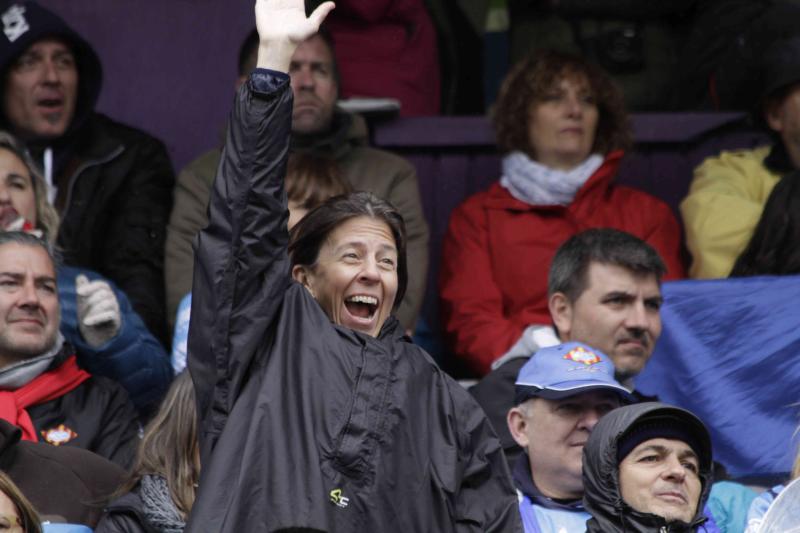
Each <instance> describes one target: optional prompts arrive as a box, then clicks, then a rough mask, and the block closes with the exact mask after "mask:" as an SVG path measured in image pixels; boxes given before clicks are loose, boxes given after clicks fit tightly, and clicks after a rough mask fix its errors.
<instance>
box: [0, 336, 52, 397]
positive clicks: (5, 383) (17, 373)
mask: <svg viewBox="0 0 800 533" xmlns="http://www.w3.org/2000/svg"><path fill="white" fill-rule="evenodd" d="M63 345H64V336H63V335H62V334H61V332H60V331H59V332H58V333H57V335H56V342H55V343H54V344H53V347H52V348H50V349H49V350H48V351H47V352H45V353H43V354H42V355H37V356H36V357H31V358H30V359H23V360H22V361H18V362H16V363H14V364H11V365H8V366H7V367H5V368H3V369H0V390H17V389H18V388H20V387H22V386H23V385H27V384H28V383H30V382H31V381H33V380H34V379H35V378H37V377H38V376H39V374H41V373H42V372H44V371H45V370H47V369H48V368H49V367H50V365H51V364H52V363H53V360H54V359H55V358H56V356H57V355H58V353H59V352H60V351H61V347H62V346H63Z"/></svg>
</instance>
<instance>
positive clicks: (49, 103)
mask: <svg viewBox="0 0 800 533" xmlns="http://www.w3.org/2000/svg"><path fill="white" fill-rule="evenodd" d="M37 104H38V105H39V107H43V108H45V109H50V110H55V109H60V108H61V106H62V105H63V104H64V100H62V99H61V98H42V99H40V100H39V101H38V102H37Z"/></svg>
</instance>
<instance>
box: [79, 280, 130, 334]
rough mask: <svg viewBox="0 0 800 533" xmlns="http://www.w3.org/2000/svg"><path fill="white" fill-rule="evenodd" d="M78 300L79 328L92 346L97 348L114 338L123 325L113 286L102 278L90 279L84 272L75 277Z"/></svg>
mask: <svg viewBox="0 0 800 533" xmlns="http://www.w3.org/2000/svg"><path fill="white" fill-rule="evenodd" d="M75 292H76V293H77V300H78V329H80V332H81V336H83V338H84V340H85V341H86V342H87V343H89V344H90V345H91V346H93V347H95V348H97V347H99V346H102V345H103V344H105V343H107V342H108V341H110V340H111V339H113V338H114V337H115V336H116V335H117V333H119V328H120V326H121V325H122V317H121V315H120V311H119V302H118V301H117V297H116V295H115V294H114V291H113V290H112V289H111V286H110V285H109V284H108V283H107V282H105V281H101V280H97V281H89V279H88V278H87V277H86V276H84V275H83V274H79V275H78V276H77V277H76V278H75Z"/></svg>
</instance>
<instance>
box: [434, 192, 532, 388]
mask: <svg viewBox="0 0 800 533" xmlns="http://www.w3.org/2000/svg"><path fill="white" fill-rule="evenodd" d="M490 253H491V250H490V249H489V242H488V229H487V227H486V218H485V215H484V212H483V208H482V206H481V205H480V204H479V203H478V202H475V201H472V200H470V199H468V200H467V202H466V203H464V204H462V205H460V206H459V207H457V208H456V209H455V210H454V211H453V214H452V215H451V217H450V225H449V226H448V229H447V234H446V235H445V238H444V240H443V242H442V260H441V267H440V271H439V286H440V296H441V313H442V320H443V324H442V326H443V328H444V331H445V333H446V335H447V336H448V339H449V340H450V346H451V347H452V349H453V351H454V353H455V355H456V356H457V357H459V358H461V359H463V360H464V361H465V362H466V363H468V364H469V366H470V367H471V368H472V369H474V370H475V371H477V372H478V373H480V375H485V374H488V373H489V370H490V368H491V364H492V362H493V361H494V360H495V359H497V358H498V357H500V356H501V355H503V354H504V353H505V352H506V351H507V350H508V349H509V348H510V347H511V346H512V345H513V344H514V343H515V342H517V340H518V339H519V338H520V336H521V335H522V332H523V331H524V330H525V328H526V327H527V326H528V325H529V324H523V323H521V322H518V321H516V320H514V319H513V318H506V317H505V316H504V314H503V295H502V294H501V292H500V289H499V288H498V287H497V285H496V284H495V282H494V274H493V273H492V265H491V259H490V256H489V254H490Z"/></svg>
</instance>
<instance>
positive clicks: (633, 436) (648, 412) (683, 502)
mask: <svg viewBox="0 0 800 533" xmlns="http://www.w3.org/2000/svg"><path fill="white" fill-rule="evenodd" d="M583 454H584V455H583V486H584V493H583V502H584V506H585V507H586V510H587V511H588V512H589V513H590V514H591V515H592V519H591V520H589V522H588V523H587V528H588V529H587V531H589V532H593V533H594V532H602V533H616V532H619V533H622V532H624V531H628V532H630V531H636V532H647V531H652V532H653V533H657V532H662V531H670V532H675V533H683V532H686V533H688V532H695V531H717V529H716V526H714V529H711V524H709V523H708V522H707V521H708V519H707V518H706V517H705V516H704V514H703V509H704V506H705V502H706V500H707V499H708V495H709V492H710V490H711V484H712V482H713V461H712V455H711V437H710V435H709V433H708V430H707V429H706V427H705V425H704V424H703V422H702V421H701V420H700V419H699V418H697V417H696V416H695V415H693V414H692V413H690V412H689V411H686V410H683V409H679V408H677V407H672V406H669V405H665V404H662V403H658V402H646V403H640V404H636V405H629V406H625V407H621V408H619V409H617V410H615V411H613V412H611V413H609V414H608V415H607V416H606V417H604V418H603V419H602V420H601V421H600V422H599V423H598V424H597V425H596V426H595V428H594V431H593V432H592V434H591V436H590V437H589V440H588V441H587V443H586V445H585V446H584V451H583ZM705 525H708V526H709V528H708V529H707V528H706V527H704V526H705Z"/></svg>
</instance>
